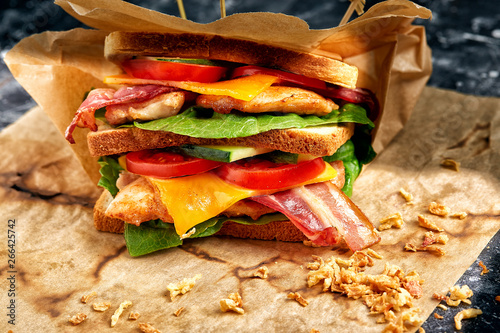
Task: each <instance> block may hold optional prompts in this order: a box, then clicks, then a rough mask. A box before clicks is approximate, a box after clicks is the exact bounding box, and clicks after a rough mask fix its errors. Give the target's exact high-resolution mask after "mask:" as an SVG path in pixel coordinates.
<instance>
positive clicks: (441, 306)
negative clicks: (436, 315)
mask: <svg viewBox="0 0 500 333" xmlns="http://www.w3.org/2000/svg"><path fill="white" fill-rule="evenodd" d="M437 307H438V308H440V309H442V310H444V311H446V310H448V307H447V306H446V305H444V304H438V305H437Z"/></svg>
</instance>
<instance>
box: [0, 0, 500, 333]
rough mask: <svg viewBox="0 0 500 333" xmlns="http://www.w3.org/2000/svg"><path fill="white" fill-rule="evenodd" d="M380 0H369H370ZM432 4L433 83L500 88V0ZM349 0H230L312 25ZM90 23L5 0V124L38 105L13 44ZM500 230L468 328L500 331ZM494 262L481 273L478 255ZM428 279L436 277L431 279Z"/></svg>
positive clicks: (478, 91) (474, 91) (0, 66)
mask: <svg viewBox="0 0 500 333" xmlns="http://www.w3.org/2000/svg"><path fill="white" fill-rule="evenodd" d="M129 2H131V3H134V4H137V5H140V6H143V7H146V8H149V9H153V10H157V11H160V12H164V13H167V14H171V15H179V11H178V7H177V3H176V1H173V0H142V1H140V0H131V1H129ZM376 2H379V1H374V0H367V6H366V8H369V7H370V6H371V5H373V4H374V3H376ZM415 2H416V3H418V4H420V5H423V6H425V7H427V8H429V9H431V10H432V12H433V19H432V20H430V21H417V23H419V24H423V25H425V27H426V29H427V38H428V42H429V45H430V46H431V48H432V51H433V53H432V59H433V66H434V69H433V74H432V77H431V79H430V81H429V85H430V86H433V87H438V88H445V89H451V90H454V91H457V92H461V93H465V94H471V95H479V96H497V97H499V96H500V1H498V0H479V1H471V0H419V1H415ZM348 5H349V2H348V1H347V0H338V1H335V0H316V1H304V0H286V1H285V0H281V1H269V0H252V1H248V0H246V1H243V0H229V1H226V12H227V15H230V14H234V13H239V12H251V11H270V12H277V13H284V14H289V15H295V16H298V17H300V18H302V19H303V20H305V21H306V22H307V23H308V24H309V26H310V27H311V28H312V29H324V28H330V27H333V26H336V25H337V24H338V23H339V22H340V20H341V18H342V16H343V14H344V13H345V11H346V9H347V7H348ZM184 6H185V9H186V14H187V17H188V19H190V20H192V21H195V22H200V23H207V22H211V21H214V20H216V19H218V18H219V17H220V7H219V1H216V0H184ZM74 27H84V26H83V25H82V24H81V23H80V22H78V21H77V20H75V19H74V18H72V17H71V16H69V15H67V14H66V13H65V12H64V11H63V10H61V9H60V8H59V7H58V6H56V5H54V4H53V3H52V1H47V0H1V1H0V130H1V129H2V128H4V127H5V126H7V125H9V124H11V123H13V122H14V121H15V120H16V119H18V118H19V117H20V116H21V115H22V114H23V113H24V112H26V111H27V110H29V109H30V108H31V107H33V106H35V103H34V101H33V100H32V99H31V98H30V96H29V95H28V94H27V93H26V92H25V91H24V90H23V89H22V87H21V86H20V85H19V84H18V83H17V82H16V81H15V80H14V79H13V78H12V75H11V74H10V72H9V71H8V69H7V67H6V66H5V63H4V62H3V58H4V56H5V54H6V52H7V51H8V50H9V49H10V48H12V46H13V45H15V43H17V42H18V41H19V40H21V39H22V38H24V37H26V36H29V35H31V34H34V33H39V32H43V31H45V30H54V31H59V30H68V29H71V28H74ZM498 176H499V177H500V175H498ZM499 244H500V232H499V233H497V235H496V236H495V237H494V238H493V239H492V240H491V241H490V243H489V244H488V246H487V247H486V248H485V249H484V250H483V252H482V253H481V255H480V256H479V258H478V259H477V260H476V262H475V263H474V264H472V265H471V267H469V269H468V270H467V271H466V272H465V274H464V275H463V276H462V278H461V279H460V280H459V281H458V284H460V285H462V284H467V285H469V286H470V287H471V289H472V290H473V291H474V296H473V297H472V306H473V307H477V308H480V309H482V310H483V312H484V314H483V315H482V316H480V317H478V318H476V319H471V320H464V322H463V324H464V325H463V329H462V332H500V302H497V301H495V300H494V297H495V296H497V295H500V273H499V271H500V245H499ZM480 260H482V261H483V263H485V265H486V266H487V267H488V268H489V269H490V273H488V274H486V275H482V276H481V275H480V274H479V273H480V271H481V268H480V267H479V266H478V262H479V261H480ZM426 283H432V281H427V282H426ZM467 307H468V306H460V307H459V308H458V309H457V308H450V310H448V311H446V312H445V311H443V310H440V309H437V310H435V312H437V313H439V314H441V315H443V316H444V319H442V320H437V319H435V318H434V316H432V315H431V316H430V317H429V318H428V319H427V321H426V322H425V323H424V325H423V327H424V328H425V330H426V332H453V331H455V328H454V324H453V316H454V314H455V313H457V312H458V311H459V310H462V309H465V308H467Z"/></svg>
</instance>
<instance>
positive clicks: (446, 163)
mask: <svg viewBox="0 0 500 333" xmlns="http://www.w3.org/2000/svg"><path fill="white" fill-rule="evenodd" d="M441 166H442V167H443V168H447V169H450V170H453V171H456V172H459V171H460V162H457V161H455V160H452V159H451V158H445V159H444V160H442V161H441Z"/></svg>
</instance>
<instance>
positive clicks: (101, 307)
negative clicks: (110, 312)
mask: <svg viewBox="0 0 500 333" xmlns="http://www.w3.org/2000/svg"><path fill="white" fill-rule="evenodd" d="M110 307H111V303H110V302H96V303H94V304H92V308H93V309H94V311H98V312H104V311H106V310H107V309H109V308H110Z"/></svg>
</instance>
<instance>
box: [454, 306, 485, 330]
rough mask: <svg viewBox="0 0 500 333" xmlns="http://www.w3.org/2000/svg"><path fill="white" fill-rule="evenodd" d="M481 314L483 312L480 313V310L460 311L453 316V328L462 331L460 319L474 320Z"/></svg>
mask: <svg viewBox="0 0 500 333" xmlns="http://www.w3.org/2000/svg"><path fill="white" fill-rule="evenodd" d="M481 314H483V311H481V310H480V309H473V308H471V309H465V310H462V311H460V312H459V313H457V314H456V315H455V318H454V319H455V328H456V329H457V330H461V329H462V319H470V318H475V317H477V316H479V315H481Z"/></svg>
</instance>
